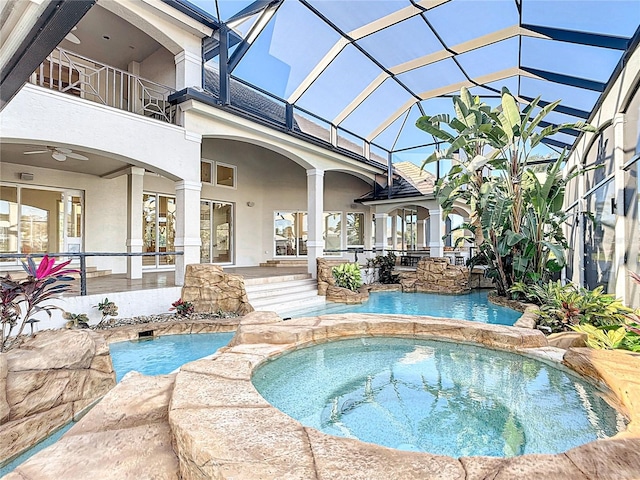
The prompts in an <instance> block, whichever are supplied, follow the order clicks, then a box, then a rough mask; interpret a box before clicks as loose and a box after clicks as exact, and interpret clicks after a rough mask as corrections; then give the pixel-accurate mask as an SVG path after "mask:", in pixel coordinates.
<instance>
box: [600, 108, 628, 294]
mask: <svg viewBox="0 0 640 480" xmlns="http://www.w3.org/2000/svg"><path fill="white" fill-rule="evenodd" d="M624 122H625V115H624V114H623V113H618V114H617V115H616V116H615V117H613V171H614V180H613V182H614V185H615V190H616V197H615V199H616V200H615V202H616V211H615V214H616V224H615V239H616V243H615V251H614V261H613V262H614V264H613V271H614V272H615V275H616V291H615V295H616V297H618V298H620V299H621V300H622V301H623V302H624V303H627V281H628V276H629V273H628V272H627V265H626V262H625V255H626V249H625V241H626V240H625V239H626V235H625V233H626V232H625V216H624V191H625V172H624V170H623V169H622V166H623V165H624V160H625V158H624ZM605 208H606V206H605Z"/></svg>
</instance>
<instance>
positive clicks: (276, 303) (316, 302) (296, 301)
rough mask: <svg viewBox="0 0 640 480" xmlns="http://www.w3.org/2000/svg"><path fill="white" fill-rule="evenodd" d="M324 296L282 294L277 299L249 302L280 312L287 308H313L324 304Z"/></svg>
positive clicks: (264, 309)
mask: <svg viewBox="0 0 640 480" xmlns="http://www.w3.org/2000/svg"><path fill="white" fill-rule="evenodd" d="M325 302H326V300H325V297H321V296H319V295H312V296H300V295H290V296H287V295H283V296H281V297H279V298H277V299H273V300H272V301H270V302H268V303H262V302H257V303H255V304H254V303H251V305H252V306H253V308H255V309H256V310H262V311H271V312H276V313H278V314H280V313H281V312H286V311H288V310H302V309H306V308H315V307H319V306H322V305H324V303H325Z"/></svg>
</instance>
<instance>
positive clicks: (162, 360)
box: [109, 332, 234, 382]
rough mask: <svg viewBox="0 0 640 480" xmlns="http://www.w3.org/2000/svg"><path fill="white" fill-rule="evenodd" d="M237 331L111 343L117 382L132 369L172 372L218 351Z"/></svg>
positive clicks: (166, 336) (159, 373) (147, 373)
mask: <svg viewBox="0 0 640 480" xmlns="http://www.w3.org/2000/svg"><path fill="white" fill-rule="evenodd" d="M233 335H234V332H225V333H199V334H192V335H188V334H187V335H165V336H163V337H155V338H151V339H148V340H147V339H145V340H136V341H133V342H131V341H127V342H118V343H112V344H111V345H109V350H110V351H111V360H112V361H113V369H114V370H115V372H116V381H117V382H119V381H120V380H122V377H124V376H125V375H126V374H127V373H129V372H130V371H132V370H135V371H137V372H140V373H142V374H144V375H164V374H166V373H171V372H172V371H174V370H175V369H177V368H180V367H181V366H182V365H184V364H185V363H188V362H192V361H194V360H197V359H199V358H202V357H206V356H207V355H212V354H214V353H216V350H218V349H219V348H220V347H224V346H225V345H227V344H228V343H229V341H230V340H231V338H232V337H233Z"/></svg>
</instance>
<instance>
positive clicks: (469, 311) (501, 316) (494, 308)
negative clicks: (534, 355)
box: [283, 290, 522, 325]
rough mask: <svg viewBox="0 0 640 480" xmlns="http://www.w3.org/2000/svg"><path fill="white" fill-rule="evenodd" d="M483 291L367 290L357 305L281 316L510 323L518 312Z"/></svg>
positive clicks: (302, 310)
mask: <svg viewBox="0 0 640 480" xmlns="http://www.w3.org/2000/svg"><path fill="white" fill-rule="evenodd" d="M487 296H488V292H487V291H481V290H474V291H472V292H471V293H468V294H465V295H440V294H436V293H403V292H371V294H370V295H369V300H368V301H367V302H365V303H363V304H360V305H344V304H339V303H328V304H327V305H326V306H324V307H321V308H312V309H299V310H291V311H287V312H284V313H283V315H284V316H285V317H291V318H299V317H315V316H318V315H328V314H332V313H336V314H338V313H392V314H393V313H397V314H404V315H429V316H432V317H444V318H457V319H460V320H471V321H474V322H481V323H492V324H497V325H513V324H514V323H515V322H516V321H517V320H518V318H520V316H521V315H522V313H520V312H517V311H515V310H512V309H510V308H506V307H502V306H500V305H494V304H493V303H490V302H489V300H488V298H487Z"/></svg>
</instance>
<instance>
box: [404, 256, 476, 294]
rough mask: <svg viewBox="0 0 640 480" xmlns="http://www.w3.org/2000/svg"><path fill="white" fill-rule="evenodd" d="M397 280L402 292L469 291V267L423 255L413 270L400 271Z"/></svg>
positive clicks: (454, 292) (445, 259)
mask: <svg viewBox="0 0 640 480" xmlns="http://www.w3.org/2000/svg"><path fill="white" fill-rule="evenodd" d="M399 280H400V284H401V285H402V291H403V292H412V293H413V292H422V293H453V294H456V293H467V292H469V291H471V288H470V286H469V269H468V268H467V267H463V266H459V265H451V264H450V263H449V260H448V259H447V258H439V257H423V258H421V259H420V261H419V262H418V266H417V267H416V270H415V272H411V271H405V272H402V273H401V274H400V277H399Z"/></svg>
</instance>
